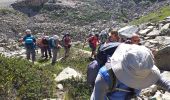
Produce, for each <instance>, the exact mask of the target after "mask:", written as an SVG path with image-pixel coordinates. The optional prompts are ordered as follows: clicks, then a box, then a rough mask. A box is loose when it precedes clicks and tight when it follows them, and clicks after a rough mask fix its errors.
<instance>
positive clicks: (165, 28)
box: [161, 23, 170, 31]
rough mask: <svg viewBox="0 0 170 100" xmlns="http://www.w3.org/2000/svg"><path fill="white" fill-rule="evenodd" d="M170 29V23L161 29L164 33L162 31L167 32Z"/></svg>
mask: <svg viewBox="0 0 170 100" xmlns="http://www.w3.org/2000/svg"><path fill="white" fill-rule="evenodd" d="M169 27H170V23H167V24H165V25H164V26H163V27H162V28H161V31H162V30H167V29H169Z"/></svg>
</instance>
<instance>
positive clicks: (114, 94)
mask: <svg viewBox="0 0 170 100" xmlns="http://www.w3.org/2000/svg"><path fill="white" fill-rule="evenodd" d="M99 74H100V75H101V76H102V78H103V79H104V80H105V81H106V83H107V84H108V85H109V84H110V82H111V80H110V75H109V73H108V70H107V68H106V67H102V68H100V70H99ZM114 88H116V89H117V90H114V91H110V92H109V93H107V95H106V97H105V100H108V99H109V100H130V99H129V97H130V96H131V95H138V94H139V93H140V90H137V89H132V88H130V87H128V86H126V85H125V84H123V83H122V82H120V81H119V80H118V79H116V82H115V87H114ZM119 89H120V90H119ZM124 90H125V91H124ZM128 91H129V92H128Z"/></svg>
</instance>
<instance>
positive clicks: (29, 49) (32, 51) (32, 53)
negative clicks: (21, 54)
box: [26, 48, 36, 62]
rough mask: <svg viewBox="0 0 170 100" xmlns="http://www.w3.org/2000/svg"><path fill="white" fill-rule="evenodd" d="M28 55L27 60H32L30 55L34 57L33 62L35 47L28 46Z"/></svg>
mask: <svg viewBox="0 0 170 100" xmlns="http://www.w3.org/2000/svg"><path fill="white" fill-rule="evenodd" d="M26 56H27V60H30V56H31V57H32V59H31V60H32V62H34V61H35V56H36V54H35V48H26Z"/></svg>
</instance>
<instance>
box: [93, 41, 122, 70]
mask: <svg viewBox="0 0 170 100" xmlns="http://www.w3.org/2000/svg"><path fill="white" fill-rule="evenodd" d="M120 44H121V43H119V42H111V43H107V44H101V45H100V47H99V49H98V52H97V56H96V60H97V62H98V64H99V66H100V67H102V66H103V65H105V63H106V62H107V60H108V58H109V57H111V56H112V55H113V53H114V51H115V50H116V48H117V47H118V46H119V45H120Z"/></svg>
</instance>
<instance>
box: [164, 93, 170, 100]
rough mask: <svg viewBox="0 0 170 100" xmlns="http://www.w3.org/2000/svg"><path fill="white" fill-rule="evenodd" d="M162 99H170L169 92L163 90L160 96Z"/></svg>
mask: <svg viewBox="0 0 170 100" xmlns="http://www.w3.org/2000/svg"><path fill="white" fill-rule="evenodd" d="M162 99H163V100H170V93H169V92H165V93H164V94H163V96H162Z"/></svg>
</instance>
